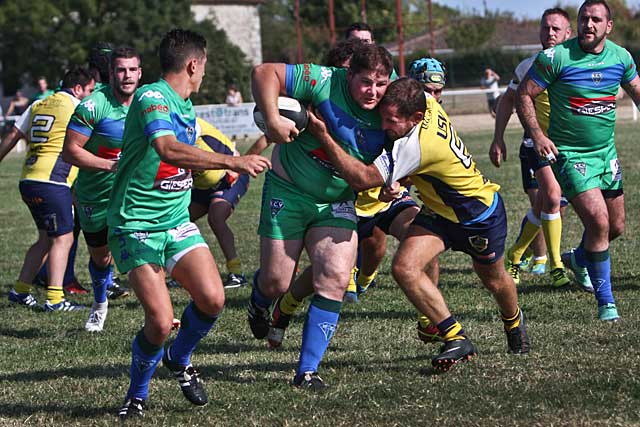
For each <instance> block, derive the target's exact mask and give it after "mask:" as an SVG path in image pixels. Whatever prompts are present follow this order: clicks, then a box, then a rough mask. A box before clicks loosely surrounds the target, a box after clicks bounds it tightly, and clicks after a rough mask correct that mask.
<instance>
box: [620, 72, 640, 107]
mask: <svg viewBox="0 0 640 427" xmlns="http://www.w3.org/2000/svg"><path fill="white" fill-rule="evenodd" d="M622 88H623V89H624V91H625V92H627V94H628V95H629V96H630V97H631V99H633V103H634V104H636V107H637V108H640V77H639V76H637V75H636V77H635V78H634V79H633V80H631V81H630V82H629V83H623V84H622Z"/></svg>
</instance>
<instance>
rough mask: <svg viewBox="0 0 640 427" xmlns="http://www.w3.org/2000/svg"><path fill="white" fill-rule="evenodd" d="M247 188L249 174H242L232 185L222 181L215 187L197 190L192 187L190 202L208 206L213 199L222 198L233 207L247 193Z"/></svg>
mask: <svg viewBox="0 0 640 427" xmlns="http://www.w3.org/2000/svg"><path fill="white" fill-rule="evenodd" d="M248 189H249V175H247V174H243V175H240V176H239V177H238V179H236V180H235V182H234V183H233V184H232V185H228V184H226V181H224V183H223V184H222V185H221V186H219V187H216V188H212V189H209V190H199V189H197V188H194V189H192V190H191V202H192V203H197V204H199V205H203V206H209V205H210V204H211V201H212V200H214V199H223V200H226V201H227V202H229V203H230V204H231V207H232V208H233V209H235V208H236V206H238V203H239V202H240V199H241V198H242V196H244V195H245V194H246V193H247V190H248Z"/></svg>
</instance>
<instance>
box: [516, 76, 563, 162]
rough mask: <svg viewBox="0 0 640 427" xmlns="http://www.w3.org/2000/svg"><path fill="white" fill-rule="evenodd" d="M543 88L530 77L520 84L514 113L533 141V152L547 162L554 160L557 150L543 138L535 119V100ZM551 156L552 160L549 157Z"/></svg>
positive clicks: (543, 135) (548, 140)
mask: <svg viewBox="0 0 640 427" xmlns="http://www.w3.org/2000/svg"><path fill="white" fill-rule="evenodd" d="M544 89H545V88H543V87H541V86H540V85H538V84H537V83H536V82H535V81H534V80H533V79H532V78H531V76H530V75H528V74H527V76H526V77H525V78H524V79H523V80H522V82H520V85H519V86H518V91H517V96H516V111H517V112H518V117H519V118H520V122H521V123H522V126H524V128H525V130H526V131H527V133H528V134H529V135H531V139H533V142H534V145H535V150H536V152H537V153H538V155H539V156H541V157H546V158H547V159H548V160H550V161H553V160H555V156H557V155H558V149H557V148H556V146H555V144H554V143H553V142H552V141H551V140H550V139H549V138H547V137H546V136H545V134H544V132H542V128H541V127H540V123H538V119H537V118H536V107H535V104H534V100H535V98H536V97H537V96H538V95H540V94H541V93H542V92H543V91H544ZM551 156H553V158H552V157H551Z"/></svg>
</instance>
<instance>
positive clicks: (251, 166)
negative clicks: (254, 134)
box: [229, 154, 271, 178]
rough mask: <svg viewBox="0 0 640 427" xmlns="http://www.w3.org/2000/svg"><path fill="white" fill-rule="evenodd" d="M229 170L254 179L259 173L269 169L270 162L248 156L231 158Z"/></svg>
mask: <svg viewBox="0 0 640 427" xmlns="http://www.w3.org/2000/svg"><path fill="white" fill-rule="evenodd" d="M229 169H231V170H232V171H234V172H238V173H240V174H243V173H246V174H249V175H251V176H252V177H254V178H255V177H256V176H258V174H259V173H262V172H264V171H266V170H267V169H271V162H270V161H269V159H267V158H266V157H262V156H259V155H257V154H249V155H248V156H239V157H232V163H231V167H230V168H229Z"/></svg>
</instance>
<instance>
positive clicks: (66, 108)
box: [20, 91, 80, 187]
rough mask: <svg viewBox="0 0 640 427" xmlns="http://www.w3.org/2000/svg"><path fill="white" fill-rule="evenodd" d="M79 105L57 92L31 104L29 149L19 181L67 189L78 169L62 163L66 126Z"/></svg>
mask: <svg viewBox="0 0 640 427" xmlns="http://www.w3.org/2000/svg"><path fill="white" fill-rule="evenodd" d="M79 102H80V101H79V100H78V99H77V98H75V97H74V96H73V95H71V94H69V93H68V92H64V91H60V92H58V93H56V94H54V95H51V96H49V97H48V98H46V99H44V100H42V101H40V102H37V103H35V104H33V105H32V106H31V107H30V109H31V115H30V119H29V127H28V130H27V132H26V135H27V139H28V140H29V149H28V151H27V154H26V156H25V160H24V165H23V167H22V176H21V177H20V180H21V181H22V180H29V181H41V182H50V183H53V184H61V185H67V186H69V187H70V186H71V185H72V184H73V182H74V181H75V179H76V176H77V175H78V168H76V167H75V166H72V165H71V164H69V163H67V162H65V161H64V160H62V146H63V144H64V136H65V134H66V132H67V125H68V124H69V121H70V120H71V115H72V114H73V112H74V110H75V108H76V105H78V103H79Z"/></svg>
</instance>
